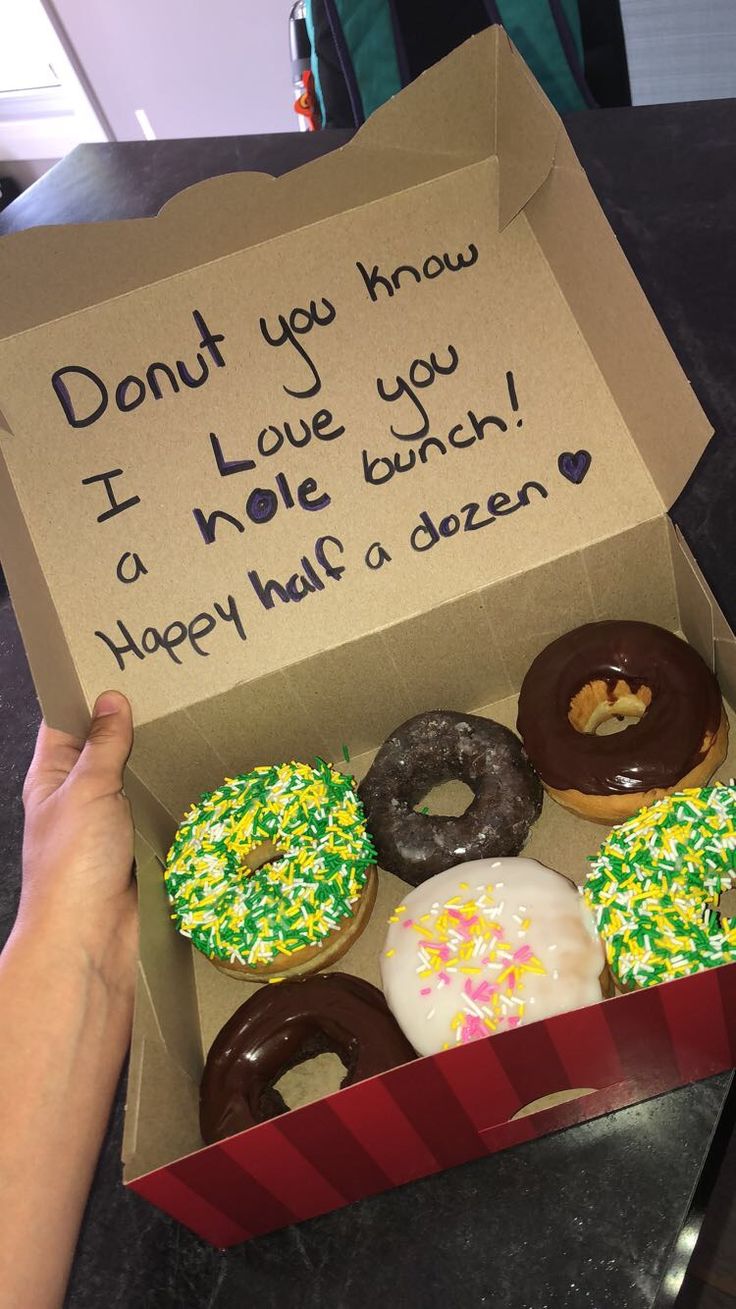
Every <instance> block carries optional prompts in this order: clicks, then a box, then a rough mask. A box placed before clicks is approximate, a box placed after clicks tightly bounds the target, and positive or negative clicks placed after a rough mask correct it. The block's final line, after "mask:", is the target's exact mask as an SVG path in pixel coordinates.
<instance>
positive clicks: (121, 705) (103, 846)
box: [18, 691, 137, 990]
mask: <svg viewBox="0 0 736 1309" xmlns="http://www.w3.org/2000/svg"><path fill="white" fill-rule="evenodd" d="M132 743H133V725H132V717H131V711H130V705H129V704H128V701H127V700H126V699H125V697H124V696H122V695H119V694H118V693H117V692H115V691H106V692H105V693H104V694H103V695H101V696H100V697H99V699H98V701H97V703H96V705H95V708H94V714H93V718H92V725H91V727H90V730H89V734H88V736H87V739H86V741H83V740H79V739H77V738H76V737H74V736H69V735H67V733H65V732H58V731H55V730H54V729H53V728H51V727H47V726H46V724H45V723H42V724H41V727H40V730H39V733H38V739H37V741H36V749H35V753H34V756H33V762H32V763H31V767H30V769H29V772H28V776H27V778H26V782H25V786H24V788H23V803H24V805H25V813H26V822H25V832H24V838H23V890H22V895H21V904H20V912H19V918H18V922H19V928H20V930H21V931H23V930H25V929H26V928H28V929H29V930H30V931H31V932H33V933H39V932H41V933H42V934H43V935H44V938H45V939H46V940H48V942H49V943H50V945H53V946H54V947H58V948H59V949H60V950H61V952H62V953H63V954H65V955H67V954H72V955H73V954H74V953H75V951H81V953H82V956H83V957H84V959H85V961H87V962H90V963H92V965H93V966H94V967H95V968H96V969H97V970H98V971H99V972H100V973H101V974H102V975H103V977H104V978H105V980H106V981H108V983H110V984H111V985H113V986H114V987H115V988H124V989H126V990H127V989H129V988H132V986H133V983H134V976H135V956H136V947H137V908H136V892H135V883H134V881H133V877H132V866H133V822H132V818H131V814H130V806H129V804H128V801H127V799H126V798H125V795H124V794H123V789H122V787H123V769H124V767H125V764H126V761H127V758H128V755H129V754H130V749H131V746H132Z"/></svg>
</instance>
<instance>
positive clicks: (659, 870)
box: [583, 783, 736, 987]
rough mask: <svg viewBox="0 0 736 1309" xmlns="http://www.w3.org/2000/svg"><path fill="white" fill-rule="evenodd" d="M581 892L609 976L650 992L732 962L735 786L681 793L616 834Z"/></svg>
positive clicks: (735, 950)
mask: <svg viewBox="0 0 736 1309" xmlns="http://www.w3.org/2000/svg"><path fill="white" fill-rule="evenodd" d="M590 862H591V864H592V872H591V873H589V875H588V878H587V881H586V883H585V888H584V892H583V893H584V896H585V899H586V901H587V903H588V905H589V906H590V908H591V910H592V911H593V914H594V915H595V919H596V923H597V926H598V930H599V932H600V934H601V936H602V938H603V941H604V943H605V947H606V953H607V955H608V961H609V964H610V966H611V969H612V971H613V973H614V974H615V976H616V978H617V979H618V981H619V982H620V983H621V985H622V986H624V987H631V986H635V987H644V986H653V985H655V984H656V983H657V982H668V981H671V980H672V979H673V978H676V977H686V976H688V975H689V974H690V973H695V972H699V971H700V969H702V968H714V967H716V966H717V965H718V964H726V963H731V962H732V961H733V960H736V919H733V918H727V917H725V916H724V915H722V914H721V913H719V912H718V902H719V897H720V896H721V894H722V893H723V892H724V891H728V890H730V888H731V887H732V886H733V885H734V884H736V786H734V784H733V783H731V784H730V785H728V786H720V785H719V786H709V787H704V788H703V789H702V790H688V791H679V792H677V793H675V794H674V795H668V796H666V797H665V798H664V799H663V800H658V801H657V802H656V803H655V804H653V805H651V806H650V807H649V808H647V809H641V810H640V811H639V813H637V814H635V816H634V817H633V818H630V819H629V820H628V822H625V823H622V824H621V825H620V826H619V827H614V829H613V831H612V832H611V834H610V836H609V837H608V838H607V839H606V841H605V842H604V843H603V845H602V846H601V848H600V850H599V852H598V854H597V855H595V856H594V857H593V858H592V859H591V860H590Z"/></svg>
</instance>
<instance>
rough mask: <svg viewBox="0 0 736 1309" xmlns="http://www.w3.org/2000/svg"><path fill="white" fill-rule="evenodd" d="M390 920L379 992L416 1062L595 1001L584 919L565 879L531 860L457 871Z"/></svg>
mask: <svg viewBox="0 0 736 1309" xmlns="http://www.w3.org/2000/svg"><path fill="white" fill-rule="evenodd" d="M450 901H452V903H451V904H448V902H450ZM453 911H454V912H453ZM392 917H393V919H394V920H395V921H392V922H391V923H390V925H389V930H388V935H387V937H386V942H385V945H384V948H383V950H382V952H381V977H382V980H383V989H384V992H385V994H386V999H387V1001H388V1003H389V1006H390V1008H391V1009H392V1011H393V1013H394V1016H395V1017H396V1019H397V1021H398V1023H399V1025H400V1027H401V1028H402V1030H403V1032H404V1034H405V1035H406V1037H407V1039H408V1040H409V1041H410V1042H411V1044H412V1045H413V1046H414V1049H415V1050H416V1051H417V1053H418V1054H434V1053H435V1052H436V1051H438V1050H442V1049H444V1048H445V1047H446V1046H449V1045H454V1044H456V1042H458V1041H468V1040H476V1039H478V1038H479V1037H481V1036H487V1035H490V1034H491V1032H493V1031H500V1032H503V1031H508V1030H509V1029H510V1028H512V1027H515V1026H518V1024H519V1022H522V1023H529V1022H536V1021H537V1020H539V1019H541V1018H549V1017H551V1016H552V1015H553V1014H560V1013H566V1012H567V1011H569V1010H570V1009H579V1008H581V1007H582V1006H583V1005H587V1004H594V1003H595V1002H596V1001H597V1000H600V999H601V989H600V974H601V972H602V970H603V966H604V962H605V956H604V951H603V945H602V942H601V940H600V938H599V937H598V934H597V932H596V929H595V923H594V920H593V916H592V914H591V913H590V910H589V909H588V908H587V906H586V904H585V902H584V900H583V898H582V896H581V895H580V894H579V892H578V891H577V889H576V887H574V886H573V884H572V883H571V882H569V881H568V880H567V878H565V877H561V876H560V874H559V873H555V872H553V871H552V870H551V869H550V868H545V867H544V865H543V864H540V863H537V861H536V860H535V859H478V860H474V861H473V862H470V863H465V864H458V865H457V867H455V868H449V869H448V870H447V871H446V872H444V873H439V874H438V876H437V877H432V878H430V879H429V881H427V882H425V883H424V884H423V885H422V886H419V887H417V888H416V890H413V891H411V892H410V893H409V895H407V896H406V899H405V900H403V901H402V904H401V905H400V906H399V907H398V909H397V910H396V913H395V914H394V915H393V916H392ZM474 918H475V919H476V921H475V922H473V921H472V920H473V919H474ZM407 924H409V925H407ZM427 943H429V944H427ZM433 946H434V947H436V948H433ZM443 956H444V957H443ZM509 968H511V970H512V971H508V970H509ZM476 970H477V971H476ZM422 974H425V975H422ZM422 992H425V994H422Z"/></svg>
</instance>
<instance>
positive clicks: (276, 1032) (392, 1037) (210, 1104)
mask: <svg viewBox="0 0 736 1309" xmlns="http://www.w3.org/2000/svg"><path fill="white" fill-rule="evenodd" d="M330 1051H331V1052H333V1053H334V1054H336V1055H338V1056H339V1058H340V1059H342V1062H343V1063H344V1065H345V1068H346V1070H347V1072H346V1076H345V1078H344V1080H343V1081H342V1083H341V1085H342V1086H352V1084H353V1083H354V1082H362V1081H363V1080H364V1079H365V1078H366V1077H374V1076H375V1075H376V1074H377V1073H382V1072H385V1070H386V1069H387V1068H395V1067H397V1066H398V1065H399V1064H405V1063H408V1061H409V1060H410V1059H416V1054H415V1053H414V1050H413V1049H412V1047H411V1046H410V1045H409V1042H408V1041H407V1040H406V1037H405V1036H404V1035H403V1033H402V1031H401V1028H400V1027H399V1025H398V1023H397V1022H396V1019H395V1018H394V1017H393V1015H392V1013H391V1011H390V1009H389V1007H388V1005H387V1004H386V1001H385V999H384V997H383V994H382V993H381V991H379V990H378V988H377V987H375V986H371V984H370V982H365V981H363V979H362V978H360V977H351V976H350V975H349V974H348V973H319V974H317V975H316V976H313V977H306V978H304V979H303V980H296V981H293V982H289V981H287V982H279V983H278V984H276V985H274V984H271V985H267V986H264V987H262V988H261V989H260V990H258V991H255V992H254V993H253V994H252V995H251V996H249V998H248V999H247V1000H246V1001H245V1004H242V1005H241V1006H240V1008H239V1009H236V1011H235V1013H234V1014H233V1016H232V1018H230V1019H229V1020H228V1022H227V1023H226V1024H225V1026H224V1027H223V1028H222V1029H221V1031H220V1032H219V1033H218V1035H217V1036H216V1037H215V1040H214V1041H213V1043H212V1047H211V1049H210V1052H209V1054H208V1056H207V1062H206V1064H205V1068H204V1073H203V1074H202V1081H201V1084H200V1098H199V1126H200V1131H201V1133H202V1137H203V1139H204V1140H205V1141H206V1143H207V1144H208V1145H211V1144H212V1142H213V1141H221V1140H222V1139H223V1138H224V1137H226V1136H232V1135H233V1134H234V1133H235V1132H242V1131H244V1130H245V1129H246V1128H247V1127H254V1126H255V1124H256V1123H263V1122H265V1121H266V1119H267V1118H275V1117H276V1116H277V1115H278V1114H284V1113H287V1111H288V1106H287V1105H286V1104H284V1101H283V1098H282V1096H281V1095H279V1093H278V1091H276V1090H275V1089H274V1087H275V1083H276V1082H278V1080H279V1078H280V1077H283V1075H284V1073H286V1072H288V1071H289V1069H290V1068H294V1067H296V1065H297V1064H300V1063H303V1062H304V1061H305V1060H306V1059H311V1058H312V1057H313V1056H314V1055H317V1054H325V1053H328V1052H330Z"/></svg>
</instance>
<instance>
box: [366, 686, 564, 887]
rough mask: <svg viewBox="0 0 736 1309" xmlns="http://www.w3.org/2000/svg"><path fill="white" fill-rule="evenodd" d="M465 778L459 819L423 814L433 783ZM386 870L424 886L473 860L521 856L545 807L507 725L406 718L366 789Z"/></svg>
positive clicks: (453, 716) (447, 717)
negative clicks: (467, 799) (465, 803)
mask: <svg viewBox="0 0 736 1309" xmlns="http://www.w3.org/2000/svg"><path fill="white" fill-rule="evenodd" d="M453 779H454V780H458V781H461V782H465V784H466V786H469V787H470V789H471V791H472V792H473V800H472V802H471V804H470V805H469V807H468V808H467V809H466V811H465V813H464V814H462V815H461V816H460V817H459V818H452V817H445V816H443V815H440V814H421V813H417V812H416V811H415V809H414V806H415V805H416V804H418V803H419V801H420V800H422V799H423V797H424V796H425V795H427V793H428V792H429V791H431V790H432V787H434V786H438V785H440V783H442V782H448V781H450V780H453ZM359 794H360V798H361V800H362V801H363V805H364V807H365V812H366V818H367V820H368V825H369V827H370V831H371V835H372V837H373V840H374V842H375V845H376V850H377V852H378V862H379V864H380V865H381V867H382V868H386V869H387V870H388V871H389V872H391V873H396V875H397V876H398V877H403V878H404V880H405V881H407V882H411V883H412V884H413V885H414V886H417V885H418V884H419V883H420V882H423V881H424V880H425V879H426V878H427V877H432V876H433V875H434V874H435V873H440V872H442V871H443V870H444V869H445V868H451V867H453V865H454V864H457V863H461V862H463V861H464V860H468V859H483V858H486V857H491V856H494V855H514V854H517V853H518V851H519V850H521V848H522V846H523V845H524V842H525V841H526V839H527V836H528V835H529V829H530V827H531V826H532V823H534V822H536V820H537V818H538V817H539V814H540V811H541V808H542V788H541V786H540V784H539V781H538V779H537V778H536V777H535V775H534V773H533V771H532V769H531V768H530V767H529V764H528V763H527V761H526V758H525V756H524V751H523V750H522V748H521V744H520V742H519V741H518V739H517V738H516V737H515V736H514V734H513V732H510V731H509V730H508V728H507V727H502V726H501V725H500V723H494V722H492V721H491V720H490V719H488V718H478V717H476V716H474V715H473V714H459V713H454V712H453V711H452V710H450V709H435V710H431V711H430V712H428V713H424V714H417V715H416V717H415V718H410V719H409V720H408V721H407V722H405V723H402V725H401V727H397V728H396V730H395V731H394V732H392V733H391V735H390V736H389V738H388V740H387V741H385V742H384V744H383V745H382V746H381V748H380V750H379V751H378V754H377V755H376V758H375V760H374V761H373V764H372V765H371V767H370V769H369V771H368V773H367V774H366V777H365V778H364V780H363V781H362V782H361V784H360V787H359Z"/></svg>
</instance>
